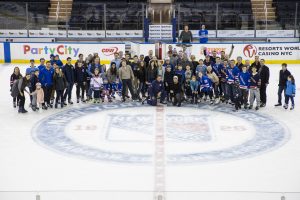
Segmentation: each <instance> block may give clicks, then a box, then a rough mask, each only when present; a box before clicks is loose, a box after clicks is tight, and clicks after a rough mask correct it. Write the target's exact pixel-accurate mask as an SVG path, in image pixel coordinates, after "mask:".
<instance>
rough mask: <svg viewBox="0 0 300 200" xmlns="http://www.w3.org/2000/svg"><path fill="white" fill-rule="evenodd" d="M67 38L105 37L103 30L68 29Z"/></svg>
mask: <svg viewBox="0 0 300 200" xmlns="http://www.w3.org/2000/svg"><path fill="white" fill-rule="evenodd" d="M68 37H69V38H105V31H82V30H69V31H68Z"/></svg>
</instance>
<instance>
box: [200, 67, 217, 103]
mask: <svg viewBox="0 0 300 200" xmlns="http://www.w3.org/2000/svg"><path fill="white" fill-rule="evenodd" d="M198 82H199V95H200V102H201V99H202V97H203V96H204V101H206V99H207V96H209V98H210V104H213V103H214V101H213V87H212V81H211V80H210V79H209V78H208V77H207V76H204V75H203V74H202V72H199V74H198Z"/></svg>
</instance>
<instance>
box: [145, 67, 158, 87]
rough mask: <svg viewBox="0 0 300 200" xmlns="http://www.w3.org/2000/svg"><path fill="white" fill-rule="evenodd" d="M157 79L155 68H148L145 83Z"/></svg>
mask: <svg viewBox="0 0 300 200" xmlns="http://www.w3.org/2000/svg"><path fill="white" fill-rule="evenodd" d="M156 77H157V68H156V67H154V68H153V69H152V67H151V66H149V67H148V69H147V71H146V81H147V82H149V83H152V81H154V80H155V79H156Z"/></svg>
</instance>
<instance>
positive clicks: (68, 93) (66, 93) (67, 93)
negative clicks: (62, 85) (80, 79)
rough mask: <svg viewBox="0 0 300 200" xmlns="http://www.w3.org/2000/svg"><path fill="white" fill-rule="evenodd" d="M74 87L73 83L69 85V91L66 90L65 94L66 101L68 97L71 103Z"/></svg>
mask: <svg viewBox="0 0 300 200" xmlns="http://www.w3.org/2000/svg"><path fill="white" fill-rule="evenodd" d="M73 85H74V84H73V83H68V84H67V89H66V91H65V94H64V100H66V99H67V96H68V100H69V101H70V100H71V98H72V89H73Z"/></svg>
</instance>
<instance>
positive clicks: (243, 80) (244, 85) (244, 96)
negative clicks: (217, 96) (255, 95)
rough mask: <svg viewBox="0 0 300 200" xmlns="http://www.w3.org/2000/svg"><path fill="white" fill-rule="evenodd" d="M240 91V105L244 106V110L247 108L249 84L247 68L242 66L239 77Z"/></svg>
mask: <svg viewBox="0 0 300 200" xmlns="http://www.w3.org/2000/svg"><path fill="white" fill-rule="evenodd" d="M239 80H240V90H241V99H240V101H241V105H243V104H244V108H245V109H247V108H248V107H247V106H248V96H249V84H250V73H249V72H248V70H247V66H246V65H243V66H242V72H241V73H240V75H239Z"/></svg>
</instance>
